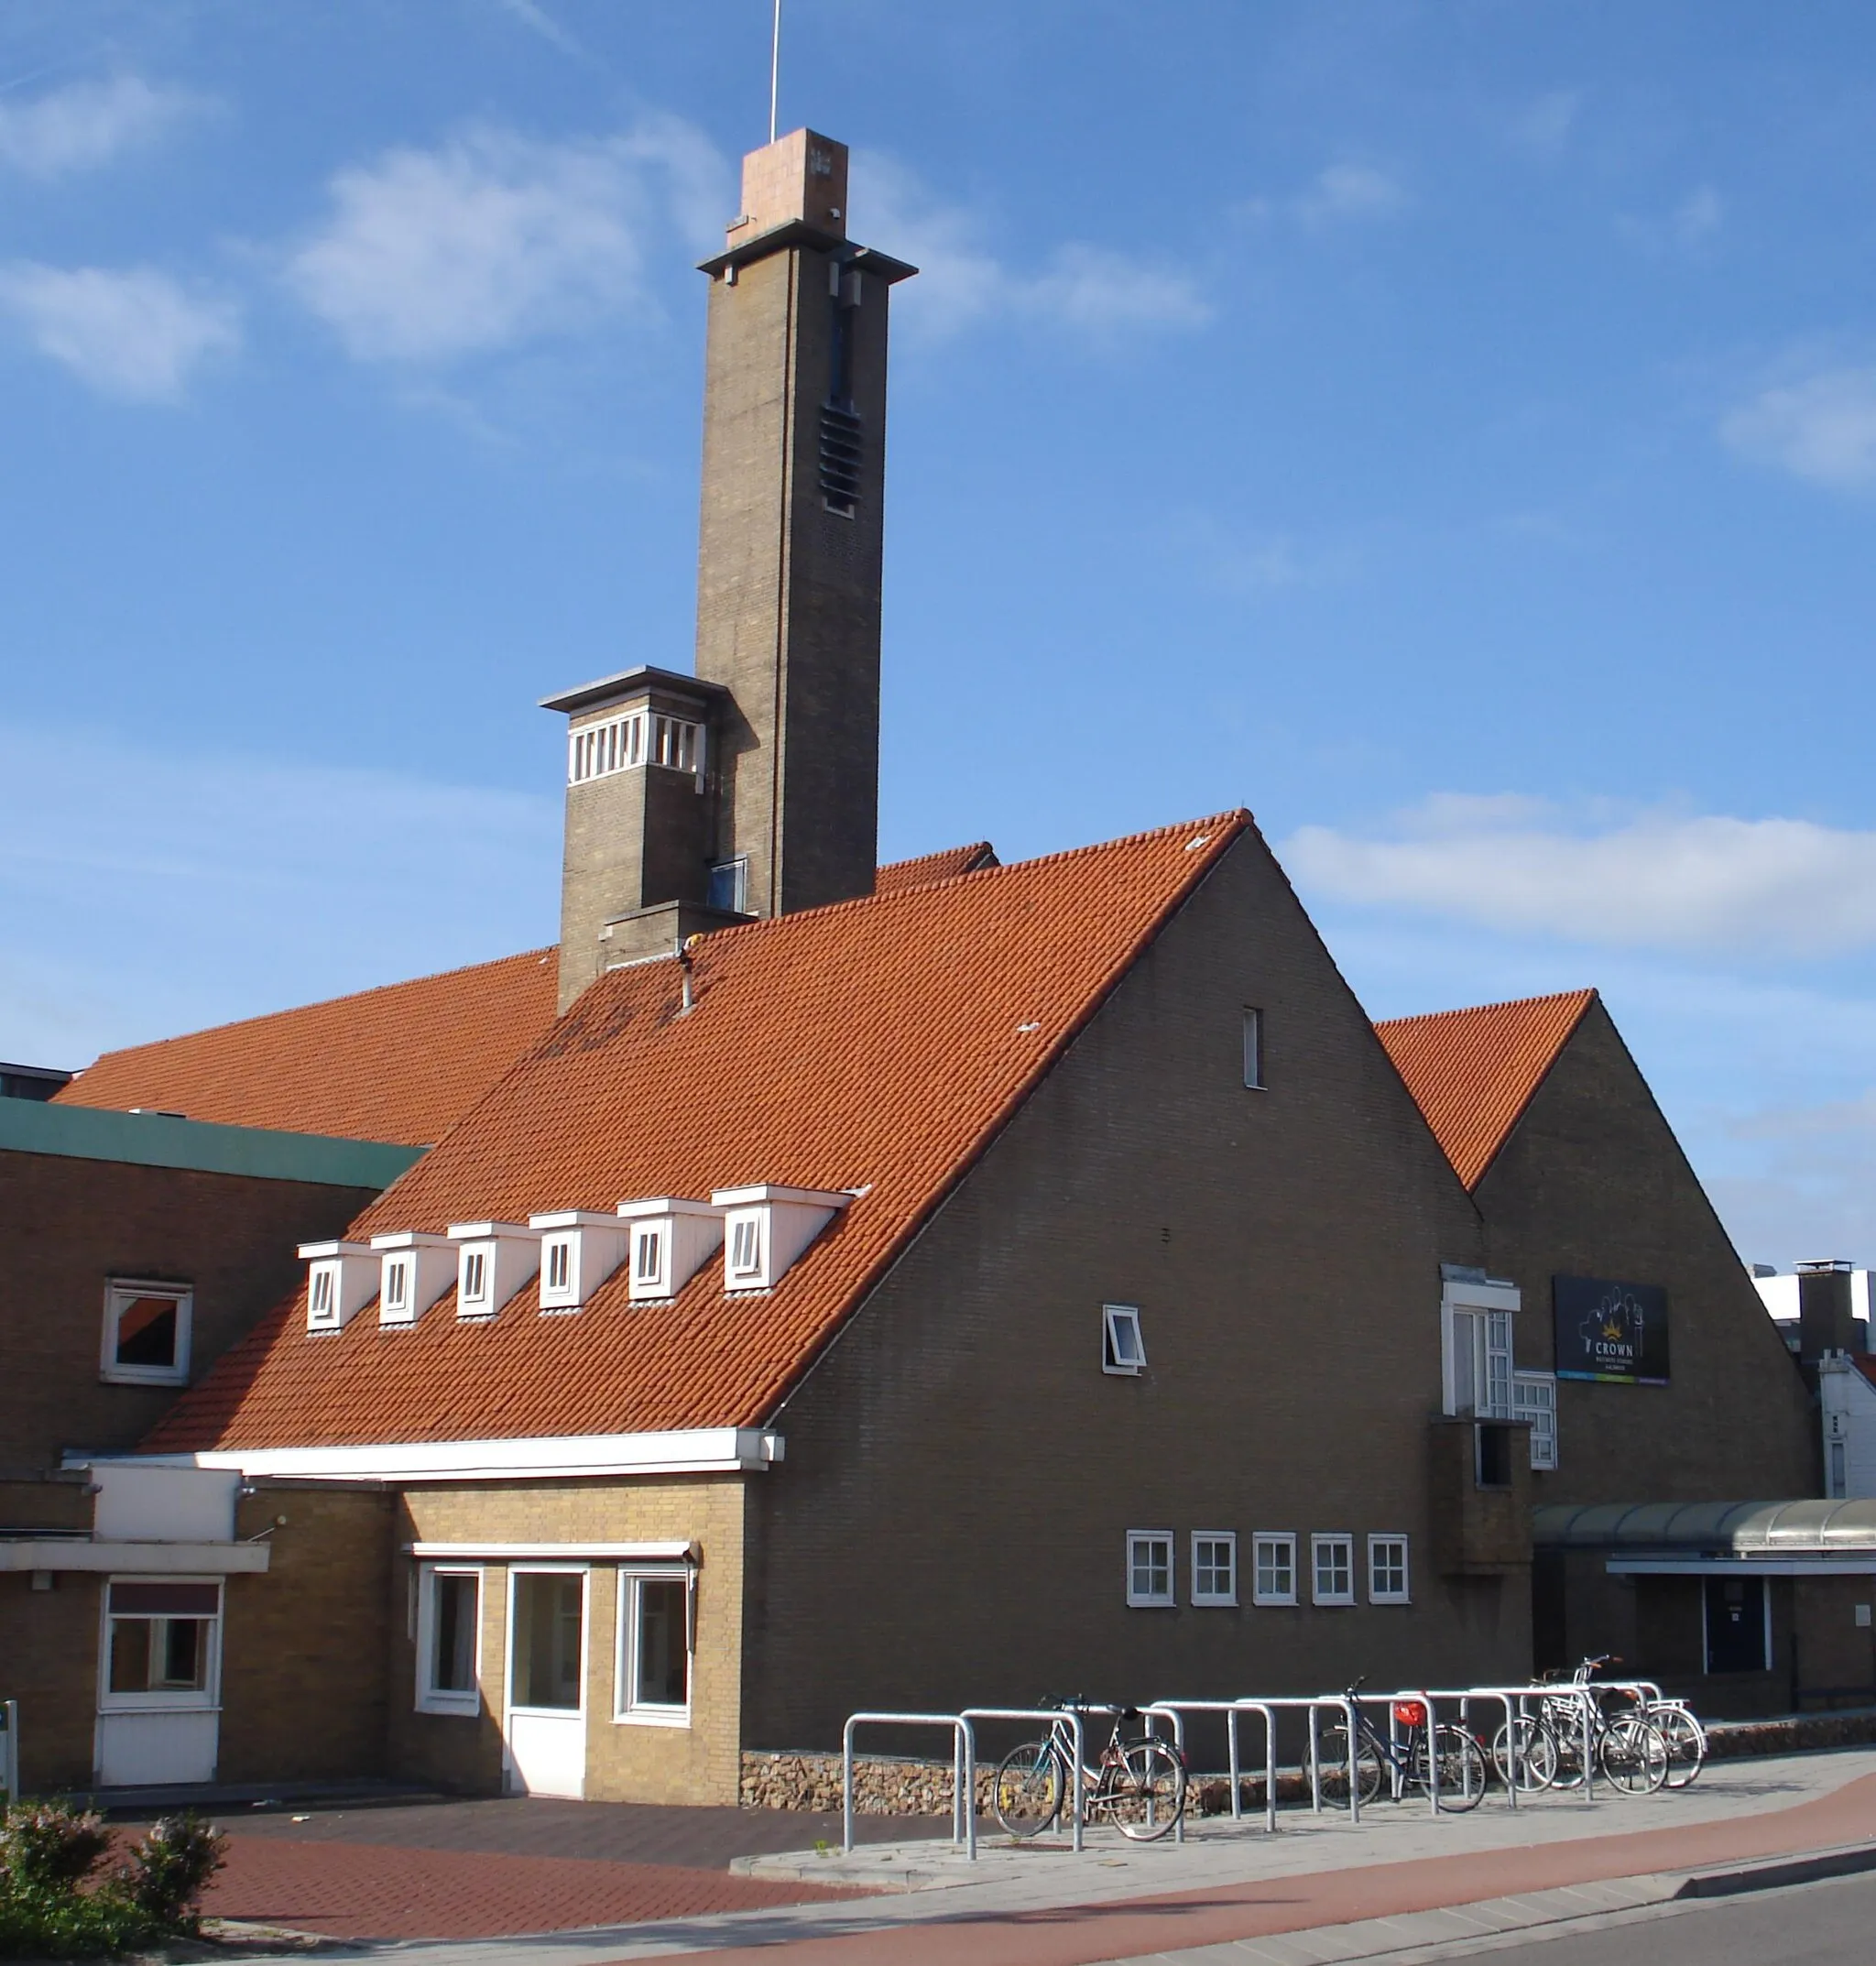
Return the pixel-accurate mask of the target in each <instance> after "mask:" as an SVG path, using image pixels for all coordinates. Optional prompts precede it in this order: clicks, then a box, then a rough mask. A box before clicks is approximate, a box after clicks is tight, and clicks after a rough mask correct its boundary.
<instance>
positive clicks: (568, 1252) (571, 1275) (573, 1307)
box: [528, 1208, 628, 1316]
mask: <svg viewBox="0 0 1876 1966" xmlns="http://www.w3.org/2000/svg"><path fill="white" fill-rule="evenodd" d="M528 1226H529V1229H534V1230H536V1231H537V1232H539V1234H540V1308H541V1311H542V1313H543V1315H546V1316H563V1315H564V1314H565V1313H566V1312H568V1311H577V1310H578V1309H579V1308H580V1306H581V1305H583V1304H584V1303H585V1302H586V1301H587V1300H588V1299H589V1298H590V1297H591V1296H592V1295H593V1294H594V1291H596V1290H597V1289H598V1288H599V1286H600V1285H601V1284H602V1283H605V1280H606V1278H607V1277H609V1276H610V1275H611V1274H612V1273H613V1272H614V1271H615V1270H616V1269H617V1268H618V1266H619V1264H620V1263H621V1262H624V1261H625V1257H626V1246H627V1240H628V1236H627V1229H626V1225H625V1224H624V1223H623V1222H621V1221H620V1220H619V1218H618V1217H617V1216H616V1215H602V1214H600V1213H599V1211H598V1210H597V1209H590V1208H562V1209H560V1210H558V1211H556V1212H554V1213H551V1214H548V1215H530V1216H529V1218H528Z"/></svg>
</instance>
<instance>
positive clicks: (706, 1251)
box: [619, 1195, 723, 1304]
mask: <svg viewBox="0 0 1876 1966" xmlns="http://www.w3.org/2000/svg"><path fill="white" fill-rule="evenodd" d="M619 1217H620V1219H621V1220H622V1221H624V1222H625V1223H626V1224H627V1228H628V1230H629V1233H630V1235H631V1239H632V1248H631V1264H632V1270H631V1292H630V1294H631V1300H632V1302H633V1303H634V1304H645V1303H651V1302H656V1301H657V1300H658V1299H659V1298H661V1297H674V1296H676V1295H677V1294H678V1292H679V1291H681V1290H682V1288H683V1287H684V1285H685V1284H686V1283H689V1282H690V1281H691V1279H692V1278H693V1276H695V1275H696V1273H697V1272H698V1271H699V1270H701V1269H702V1268H703V1267H704V1264H705V1263H707V1262H709V1261H710V1259H711V1258H712V1257H713V1256H714V1255H715V1253H716V1251H717V1247H718V1245H719V1244H720V1243H721V1242H722V1241H723V1210H722V1209H721V1208H718V1207H715V1206H714V1205H713V1204H712V1203H710V1202H703V1201H685V1200H682V1199H681V1198H680V1197H678V1196H671V1195H660V1196H651V1197H649V1198H648V1199H646V1200H644V1201H622V1202H621V1203H620V1204H619Z"/></svg>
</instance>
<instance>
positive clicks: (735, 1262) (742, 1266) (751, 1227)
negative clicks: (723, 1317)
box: [724, 1208, 769, 1290]
mask: <svg viewBox="0 0 1876 1966" xmlns="http://www.w3.org/2000/svg"><path fill="white" fill-rule="evenodd" d="M768 1226H769V1225H768V1220H767V1218H766V1216H765V1213H764V1211H762V1210H761V1209H759V1208H751V1209H749V1210H748V1211H747V1213H745V1214H737V1215H732V1216H731V1217H730V1218H729V1219H728V1234H729V1243H728V1247H727V1249H726V1251H725V1257H724V1275H725V1279H726V1280H727V1284H728V1287H729V1288H730V1289H731V1290H735V1289H736V1288H737V1287H738V1286H739V1285H744V1284H747V1285H759V1283H761V1280H762V1275H763V1272H764V1271H765V1269H766V1268H767V1263H766V1262H765V1259H764V1253H763V1248H762V1245H763V1242H764V1240H766V1236H767V1230H768Z"/></svg>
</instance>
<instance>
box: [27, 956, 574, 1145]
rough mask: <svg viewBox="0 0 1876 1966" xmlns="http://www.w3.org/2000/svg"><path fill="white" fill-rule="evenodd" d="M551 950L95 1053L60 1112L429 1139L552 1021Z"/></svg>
mask: <svg viewBox="0 0 1876 1966" xmlns="http://www.w3.org/2000/svg"><path fill="white" fill-rule="evenodd" d="M556 986H557V978H556V976H555V965H554V951H553V950H552V949H529V950H528V951H526V952H525V953H524V954H522V955H520V956H504V957H502V959H501V960H500V961H499V962H493V963H477V964H475V965H474V967H470V968H467V969H452V970H448V971H446V972H445V973H444V974H442V975H441V976H433V977H419V978H416V979H415V980H414V981H412V982H409V983H391V984H387V985H386V986H385V987H384V988H381V989H368V990H362V991H360V992H358V993H357V994H356V995H354V996H350V997H333V998H331V999H328V1000H327V1001H326V1002H324V1003H311V1004H307V1005H305V1006H304V1007H302V1008H301V1009H300V1010H278V1011H276V1012H275V1013H274V1014H273V1015H271V1016H268V1017H251V1018H248V1019H246V1020H245V1021H243V1022H241V1023H238V1024H222V1025H219V1026H217V1027H216V1028H215V1029H214V1030H213V1031H197V1032H191V1034H190V1035H189V1036H187V1037H180V1038H164V1039H162V1040H160V1041H159V1042H158V1043H154V1044H139V1045H136V1046H133V1047H132V1048H130V1049H128V1050H125V1051H118V1052H106V1053H105V1054H104V1056H103V1057H102V1058H100V1059H99V1060H98V1062H97V1063H96V1064H95V1065H93V1066H92V1067H91V1068H90V1069H89V1070H88V1071H86V1072H83V1073H82V1074H81V1075H80V1076H78V1077H77V1078H75V1079H73V1080H72V1082H71V1085H69V1086H67V1087H64V1089H63V1090H62V1091H61V1092H60V1095H59V1102H60V1104H61V1105H65V1106H95V1107H105V1108H109V1109H114V1110H116V1111H120V1112H121V1111H124V1110H125V1109H127V1108H130V1107H133V1106H140V1107H143V1108H144V1109H147V1110H151V1109H154V1110H157V1111H160V1112H179V1113H182V1114H185V1115H186V1116H187V1117H188V1118H189V1119H191V1120H215V1121H218V1122H219V1123H220V1124H222V1125H224V1126H258V1127H278V1128H280V1129H283V1130H286V1131H288V1132H290V1133H327V1134H332V1135H334V1136H336V1137H338V1138H340V1139H344V1140H387V1141H398V1142H400V1143H402V1144H404V1145H408V1146H429V1145H430V1144H431V1142H432V1141H439V1140H441V1139H442V1137H443V1135H444V1134H445V1133H447V1132H448V1131H449V1130H450V1128H451V1127H453V1125H454V1124H455V1123H456V1121H457V1120H460V1119H461V1118H462V1117H463V1115H464V1113H465V1112H467V1111H468V1110H469V1109H470V1108H471V1107H472V1106H474V1104H475V1102H476V1100H478V1099H479V1098H482V1096H483V1095H484V1093H485V1092H486V1091H487V1090H488V1088H489V1087H490V1086H492V1085H493V1084H494V1083H495V1081H496V1079H497V1078H499V1077H500V1076H501V1075H502V1074H503V1073H504V1072H505V1071H507V1068H508V1066H509V1065H513V1064H514V1062H515V1060H516V1059H517V1058H518V1057H519V1056H520V1055H521V1054H522V1053H523V1052H524V1051H526V1050H527V1049H528V1047H529V1045H530V1044H532V1043H535V1041H536V1040H537V1039H538V1038H539V1037H540V1033H541V1032H543V1031H544V1030H546V1028H547V1026H548V1025H549V1024H550V1023H551V1021H552V1020H553V1012H554V998H555V994H556Z"/></svg>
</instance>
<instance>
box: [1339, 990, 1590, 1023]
mask: <svg viewBox="0 0 1876 1966" xmlns="http://www.w3.org/2000/svg"><path fill="white" fill-rule="evenodd" d="M1596 994H1597V992H1596V987H1595V986H1594V985H1593V984H1591V985H1588V986H1587V987H1586V988H1581V989H1558V990H1549V991H1545V992H1543V993H1542V994H1540V995H1538V996H1535V997H1505V998H1501V999H1499V1000H1498V1001H1496V1002H1493V1003H1469V1004H1461V1005H1459V1006H1458V1007H1457V1008H1456V1009H1453V1010H1415V1011H1414V1012H1412V1015H1410V1016H1407V1017H1378V1018H1377V1019H1376V1020H1375V1029H1376V1030H1377V1031H1393V1030H1398V1029H1399V1028H1400V1027H1401V1026H1402V1024H1429V1023H1432V1022H1433V1021H1434V1020H1435V1019H1436V1018H1442V1017H1479V1016H1482V1015H1483V1014H1484V1013H1485V1012H1486V1011H1488V1010H1531V1009H1532V1008H1534V1007H1535V1006H1536V1005H1538V1004H1540V1003H1545V1004H1549V1003H1572V1002H1580V1003H1581V1004H1582V1006H1583V1008H1584V1009H1585V1010H1587V1009H1588V1008H1589V1006H1590V1004H1591V1003H1592V1002H1594V1001H1595V999H1596Z"/></svg>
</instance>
